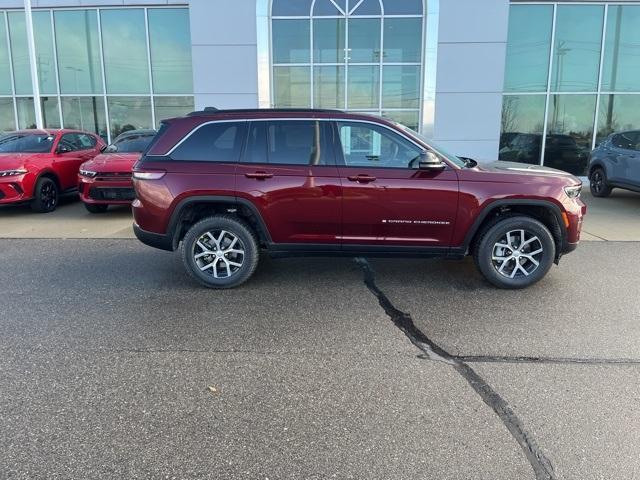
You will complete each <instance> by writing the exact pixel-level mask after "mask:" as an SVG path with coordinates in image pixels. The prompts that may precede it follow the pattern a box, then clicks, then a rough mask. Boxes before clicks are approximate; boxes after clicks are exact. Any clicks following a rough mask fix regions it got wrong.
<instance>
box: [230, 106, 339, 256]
mask: <svg viewBox="0 0 640 480" xmlns="http://www.w3.org/2000/svg"><path fill="white" fill-rule="evenodd" d="M236 188H237V192H238V193H237V195H238V197H239V198H244V199H246V200H249V201H250V202H251V203H252V204H253V205H255V206H256V207H257V208H258V210H259V213H260V215H261V216H262V218H263V220H264V221H265V223H266V225H267V227H268V229H269V233H270V235H271V239H272V241H273V242H274V243H276V244H300V245H301V248H303V249H304V248H311V245H314V244H321V245H322V247H321V248H322V249H328V250H333V249H339V236H340V217H341V201H340V200H341V188H340V180H339V178H338V170H337V168H336V165H335V146H334V138H333V129H332V125H331V122H327V121H320V120H304V119H302V120H296V119H293V120H284V119H283V120H272V121H253V122H251V125H250V128H249V135H248V138H247V145H246V148H245V152H244V155H243V158H242V162H241V163H240V164H239V165H238V168H237V171H236Z"/></svg>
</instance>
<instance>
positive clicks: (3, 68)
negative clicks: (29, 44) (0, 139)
mask: <svg viewBox="0 0 640 480" xmlns="http://www.w3.org/2000/svg"><path fill="white" fill-rule="evenodd" d="M4 15H5V14H4V12H0V95H11V94H12V91H11V69H10V66H9V46H8V45H7V27H6V25H5V17H4ZM11 108H13V107H11ZM12 116H13V115H12ZM1 129H2V127H0V130H1Z"/></svg>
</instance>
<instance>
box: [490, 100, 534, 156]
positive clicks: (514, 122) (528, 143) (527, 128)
mask: <svg viewBox="0 0 640 480" xmlns="http://www.w3.org/2000/svg"><path fill="white" fill-rule="evenodd" d="M544 106H545V95H508V96H505V97H504V98H503V99H502V119H501V131H500V153H499V158H500V160H504V161H508V162H522V163H529V164H532V165H539V164H540V160H541V156H540V154H541V149H542V134H543V131H544Z"/></svg>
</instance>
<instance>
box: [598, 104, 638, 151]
mask: <svg viewBox="0 0 640 480" xmlns="http://www.w3.org/2000/svg"><path fill="white" fill-rule="evenodd" d="M638 112H640V95H613V94H611V95H601V96H600V111H599V112H598V135H597V137H596V142H597V143H600V142H601V141H602V140H604V139H605V138H606V137H608V136H609V135H610V134H611V133H613V132H621V131H625V130H640V115H638Z"/></svg>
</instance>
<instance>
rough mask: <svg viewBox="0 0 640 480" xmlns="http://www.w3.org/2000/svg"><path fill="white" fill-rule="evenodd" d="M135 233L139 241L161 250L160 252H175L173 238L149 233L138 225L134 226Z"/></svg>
mask: <svg viewBox="0 0 640 480" xmlns="http://www.w3.org/2000/svg"><path fill="white" fill-rule="evenodd" d="M133 233H135V235H136V237H138V240H140V241H141V242H142V243H144V244H145V245H149V246H150V247H153V248H159V249H160V250H167V251H168V252H173V251H174V250H175V249H174V247H173V238H172V237H170V236H168V235H163V234H161V233H154V232H148V231H146V230H143V229H142V228H140V227H139V226H138V224H137V223H134V224H133Z"/></svg>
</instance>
